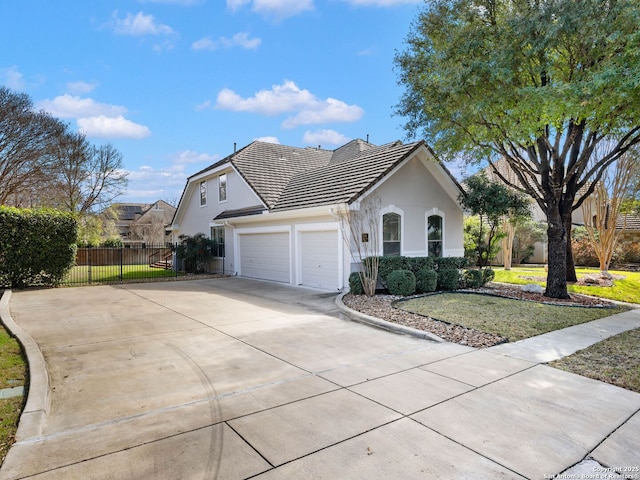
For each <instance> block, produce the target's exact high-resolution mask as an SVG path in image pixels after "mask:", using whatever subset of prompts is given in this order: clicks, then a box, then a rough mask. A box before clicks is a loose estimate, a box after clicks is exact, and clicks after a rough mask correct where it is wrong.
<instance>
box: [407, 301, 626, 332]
mask: <svg viewBox="0 0 640 480" xmlns="http://www.w3.org/2000/svg"><path fill="white" fill-rule="evenodd" d="M395 306H396V307H397V308H400V309H402V310H406V311H408V312H412V313H419V314H421V315H425V316H428V317H431V318H434V319H437V320H442V321H445V322H449V323H454V324H457V325H462V326H464V327H467V328H473V329H476V330H480V331H483V332H488V333H494V334H497V335H500V336H501V337H504V338H506V339H508V340H509V341H510V342H515V341H517V340H522V339H524V338H529V337H533V336H535V335H541V334H543V333H547V332H551V331H553V330H558V329H561V328H566V327H570V326H571V325H577V324H579V323H584V322H590V321H592V320H595V319H598V318H602V317H608V316H610V315H613V314H616V313H620V312H622V311H625V310H627V308H626V307H622V306H620V307H614V308H580V307H567V306H557V305H547V304H543V303H537V302H524V301H520V300H512V299H508V298H500V297H495V296H490V295H481V294H473V293H461V292H459V293H455V292H452V293H441V294H437V295H427V296H424V297H417V298H413V299H411V300H404V301H401V302H397V303H396V304H395Z"/></svg>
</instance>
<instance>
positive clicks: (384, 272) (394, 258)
mask: <svg viewBox="0 0 640 480" xmlns="http://www.w3.org/2000/svg"><path fill="white" fill-rule="evenodd" d="M394 270H408V269H407V264H406V262H405V257H401V256H398V255H387V256H384V257H380V263H379V264H378V278H379V279H380V280H382V282H383V283H385V284H386V283H387V277H388V276H389V274H390V273H391V272H393V271H394Z"/></svg>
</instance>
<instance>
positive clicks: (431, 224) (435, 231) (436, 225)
mask: <svg viewBox="0 0 640 480" xmlns="http://www.w3.org/2000/svg"><path fill="white" fill-rule="evenodd" d="M427 252H428V255H429V256H430V257H441V256H442V217H441V216H440V215H430V216H429V218H428V220H427Z"/></svg>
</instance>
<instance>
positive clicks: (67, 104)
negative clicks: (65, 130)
mask: <svg viewBox="0 0 640 480" xmlns="http://www.w3.org/2000/svg"><path fill="white" fill-rule="evenodd" d="M36 106H37V107H38V108H41V109H43V110H46V111H47V112H49V113H50V114H51V115H53V116H55V117H59V118H79V117H95V116H99V115H104V116H107V117H113V116H119V115H123V114H125V113H126V112H127V109H126V108H125V107H121V106H119V105H111V104H108V103H100V102H96V101H95V100H93V99H92V98H80V97H78V96H73V95H69V94H68V93H65V94H64V95H60V96H58V97H56V98H54V99H53V100H48V99H47V100H43V101H41V102H38V104H37V105H36Z"/></svg>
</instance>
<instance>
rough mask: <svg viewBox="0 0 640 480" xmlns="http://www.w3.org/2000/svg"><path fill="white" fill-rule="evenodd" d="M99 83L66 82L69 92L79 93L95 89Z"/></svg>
mask: <svg viewBox="0 0 640 480" xmlns="http://www.w3.org/2000/svg"><path fill="white" fill-rule="evenodd" d="M98 85H99V83H98V82H83V81H79V82H68V83H67V90H68V91H70V92H71V93H76V94H81V93H89V92H92V91H93V90H95V88H96V87H97V86H98Z"/></svg>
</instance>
